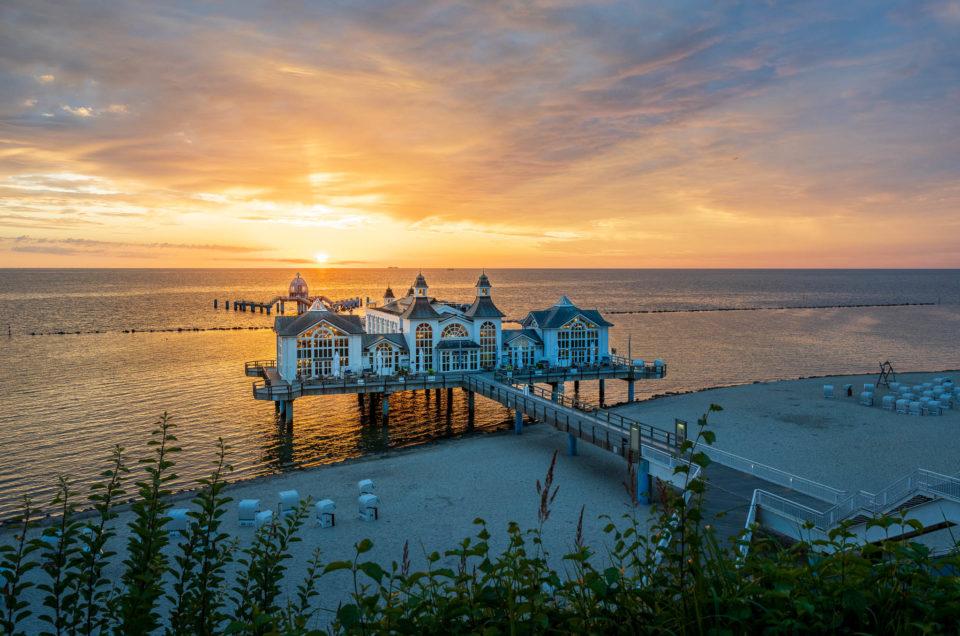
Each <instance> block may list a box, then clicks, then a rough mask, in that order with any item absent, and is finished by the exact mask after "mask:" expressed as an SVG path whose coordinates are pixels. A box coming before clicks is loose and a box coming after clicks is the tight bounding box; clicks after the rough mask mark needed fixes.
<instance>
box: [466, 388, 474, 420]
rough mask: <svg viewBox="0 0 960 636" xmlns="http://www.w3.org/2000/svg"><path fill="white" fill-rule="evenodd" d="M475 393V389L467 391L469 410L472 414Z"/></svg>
mask: <svg viewBox="0 0 960 636" xmlns="http://www.w3.org/2000/svg"><path fill="white" fill-rule="evenodd" d="M474 395H475V394H474V392H473V391H467V410H469V411H470V415H473V409H474V400H475V398H474Z"/></svg>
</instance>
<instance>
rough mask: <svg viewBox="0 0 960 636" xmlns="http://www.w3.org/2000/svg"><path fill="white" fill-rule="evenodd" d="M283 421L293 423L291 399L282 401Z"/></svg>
mask: <svg viewBox="0 0 960 636" xmlns="http://www.w3.org/2000/svg"><path fill="white" fill-rule="evenodd" d="M283 423H284V424H288V425H289V424H293V400H284V402H283Z"/></svg>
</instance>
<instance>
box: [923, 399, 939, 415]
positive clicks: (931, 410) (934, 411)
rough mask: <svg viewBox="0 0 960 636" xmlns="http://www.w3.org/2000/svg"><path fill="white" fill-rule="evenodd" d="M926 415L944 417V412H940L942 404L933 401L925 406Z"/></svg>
mask: <svg viewBox="0 0 960 636" xmlns="http://www.w3.org/2000/svg"><path fill="white" fill-rule="evenodd" d="M923 414H924V415H942V414H943V411H941V410H940V403H939V402H937V401H936V400H931V401H929V402H927V403H926V404H924V406H923Z"/></svg>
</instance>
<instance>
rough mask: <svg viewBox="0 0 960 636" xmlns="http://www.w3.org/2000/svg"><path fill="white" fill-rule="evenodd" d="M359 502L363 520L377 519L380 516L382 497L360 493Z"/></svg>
mask: <svg viewBox="0 0 960 636" xmlns="http://www.w3.org/2000/svg"><path fill="white" fill-rule="evenodd" d="M358 503H359V505H360V520H361V521H376V520H377V519H379V518H380V497H377V496H376V495H370V494H367V495H360V498H359V499H358Z"/></svg>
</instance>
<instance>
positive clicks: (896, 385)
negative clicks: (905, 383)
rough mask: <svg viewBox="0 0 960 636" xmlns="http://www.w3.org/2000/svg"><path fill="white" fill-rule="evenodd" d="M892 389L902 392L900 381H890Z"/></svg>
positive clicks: (895, 391)
mask: <svg viewBox="0 0 960 636" xmlns="http://www.w3.org/2000/svg"><path fill="white" fill-rule="evenodd" d="M890 390H891V391H893V392H894V393H899V392H900V383H899V382H891V383H890Z"/></svg>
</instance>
